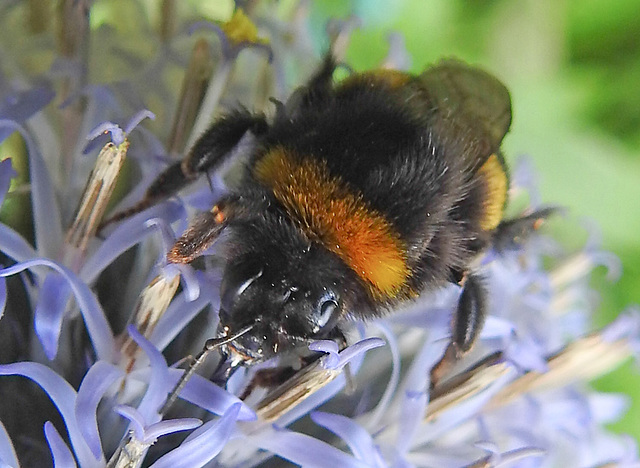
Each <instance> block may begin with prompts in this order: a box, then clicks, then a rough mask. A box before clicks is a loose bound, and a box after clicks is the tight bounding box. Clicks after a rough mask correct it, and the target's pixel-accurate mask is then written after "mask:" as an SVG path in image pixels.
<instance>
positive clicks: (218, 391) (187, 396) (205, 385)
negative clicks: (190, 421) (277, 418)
mask: <svg viewBox="0 0 640 468" xmlns="http://www.w3.org/2000/svg"><path fill="white" fill-rule="evenodd" d="M183 372H184V371H183V370H180V369H169V376H170V378H169V381H170V383H171V385H174V384H175V383H177V382H178V379H179V378H180V377H181V376H182V374H183ZM180 398H182V399H183V400H186V401H188V402H190V403H193V404H194V405H197V406H199V407H201V408H203V409H206V410H207V411H210V412H211V413H213V414H218V415H221V414H224V413H226V412H227V411H229V408H231V407H232V406H234V405H236V404H240V410H239V413H238V420H240V421H253V420H255V419H256V414H255V413H254V412H253V410H252V409H251V408H249V407H248V406H247V405H246V404H245V403H244V402H243V401H241V400H240V399H239V398H238V397H237V396H235V395H232V394H231V393H229V392H227V391H226V390H225V389H223V388H221V387H219V386H217V385H215V384H214V383H213V382H211V381H209V380H207V379H205V378H204V377H201V376H199V375H197V374H196V375H193V376H192V377H191V379H189V381H188V382H187V385H186V386H185V387H184V388H183V389H182V392H181V393H180Z"/></svg>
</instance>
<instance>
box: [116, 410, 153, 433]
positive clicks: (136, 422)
mask: <svg viewBox="0 0 640 468" xmlns="http://www.w3.org/2000/svg"><path fill="white" fill-rule="evenodd" d="M113 410H114V411H115V412H116V413H118V414H119V415H120V416H122V417H124V418H127V419H128V420H129V422H130V423H131V424H130V427H129V429H130V430H133V434H134V437H135V438H136V439H137V440H139V441H142V440H144V429H145V425H146V421H145V419H144V416H143V415H142V413H140V411H138V410H137V409H136V408H134V407H133V406H129V405H117V406H114V408H113Z"/></svg>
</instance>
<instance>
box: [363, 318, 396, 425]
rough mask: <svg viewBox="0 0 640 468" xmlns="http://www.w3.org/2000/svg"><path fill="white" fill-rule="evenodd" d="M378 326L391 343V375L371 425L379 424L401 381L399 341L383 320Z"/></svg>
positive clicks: (373, 412) (372, 417)
mask: <svg viewBox="0 0 640 468" xmlns="http://www.w3.org/2000/svg"><path fill="white" fill-rule="evenodd" d="M377 326H378V328H379V329H380V330H381V331H382V333H383V334H384V337H385V338H386V340H387V344H388V345H389V351H390V352H391V375H390V376H389V383H387V387H386V388H385V390H384V393H383V394H382V397H380V401H379V402H378V404H377V406H376V408H375V410H373V411H372V412H371V419H369V421H368V426H369V427H375V426H377V424H378V422H379V421H380V419H381V418H382V416H383V415H384V413H385V411H386V410H387V408H388V407H389V404H390V403H391V399H392V398H393V394H394V393H395V391H396V388H397V387H398V383H399V381H400V349H399V348H398V341H397V339H396V337H395V335H394V334H393V332H392V331H391V329H390V328H389V327H388V326H387V325H386V324H385V323H383V321H378V323H377Z"/></svg>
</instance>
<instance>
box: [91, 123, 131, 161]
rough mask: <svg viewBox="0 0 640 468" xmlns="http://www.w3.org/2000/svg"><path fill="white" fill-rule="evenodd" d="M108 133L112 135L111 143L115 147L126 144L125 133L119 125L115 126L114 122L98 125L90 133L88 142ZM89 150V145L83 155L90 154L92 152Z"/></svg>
mask: <svg viewBox="0 0 640 468" xmlns="http://www.w3.org/2000/svg"><path fill="white" fill-rule="evenodd" d="M107 133H110V134H111V141H112V142H113V144H114V145H116V146H118V145H121V144H122V143H123V142H124V139H125V134H124V131H123V130H122V129H121V128H120V127H119V126H118V124H115V123H113V122H102V123H100V124H98V125H97V126H96V127H95V128H93V129H92V130H91V131H90V132H89V134H88V135H87V140H89V141H93V140H95V139H97V138H99V137H101V136H102V135H105V134H107ZM88 148H89V146H88V145H87V147H85V149H84V150H83V153H88V152H89V151H90V150H89V149H88Z"/></svg>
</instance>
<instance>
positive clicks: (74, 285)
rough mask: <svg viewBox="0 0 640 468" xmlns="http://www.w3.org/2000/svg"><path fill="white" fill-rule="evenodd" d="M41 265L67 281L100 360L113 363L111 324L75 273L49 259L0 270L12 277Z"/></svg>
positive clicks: (0, 273) (2, 273)
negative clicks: (51, 269)
mask: <svg viewBox="0 0 640 468" xmlns="http://www.w3.org/2000/svg"><path fill="white" fill-rule="evenodd" d="M39 265H44V266H48V267H50V268H53V269H54V270H56V271H57V272H58V273H60V274H61V275H62V276H63V277H64V278H65V279H66V280H67V282H68V283H69V285H70V286H71V290H72V291H73V294H74V297H75V299H76V301H77V303H78V307H79V308H80V312H81V313H82V318H83V320H84V323H85V325H86V327H87V331H88V333H89V337H90V339H91V343H92V344H93V349H94V350H95V351H96V354H97V356H98V359H101V360H104V361H111V360H112V358H113V354H114V350H115V341H114V338H113V333H112V332H111V328H110V327H109V323H108V322H107V320H106V317H105V315H104V312H103V311H102V307H101V306H100V303H99V302H98V300H97V299H96V297H95V295H94V294H93V292H91V290H90V289H89V287H88V286H87V285H86V284H85V283H83V282H82V281H80V279H79V278H78V277H77V276H76V275H75V273H73V272H72V271H71V270H69V269H68V268H67V267H65V266H63V265H60V264H58V263H56V262H54V261H52V260H49V259H48V258H35V259H33V260H29V261H26V262H22V263H18V264H16V265H13V266H12V267H9V268H5V269H3V270H0V276H11V275H14V274H16V273H20V272H21V271H23V270H26V269H30V268H33V267H35V266H39Z"/></svg>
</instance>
